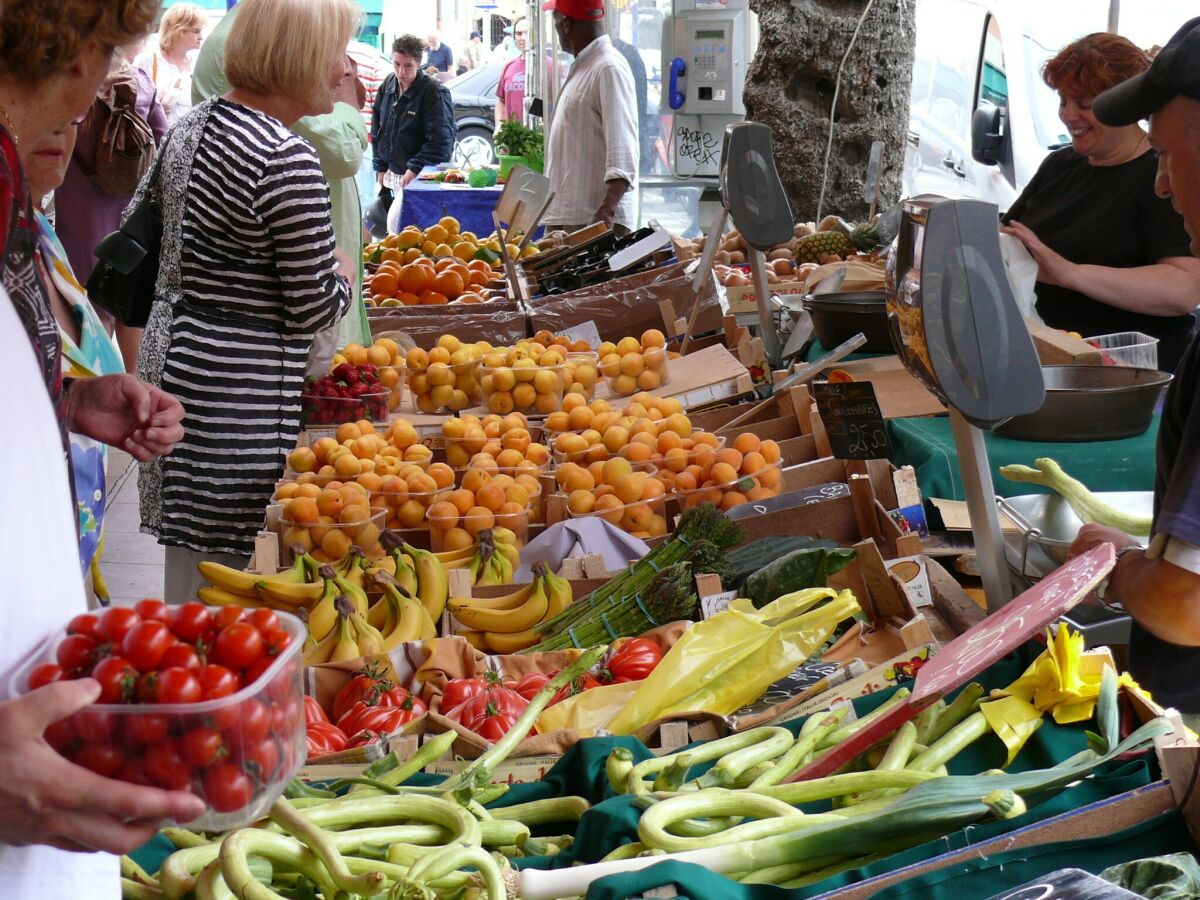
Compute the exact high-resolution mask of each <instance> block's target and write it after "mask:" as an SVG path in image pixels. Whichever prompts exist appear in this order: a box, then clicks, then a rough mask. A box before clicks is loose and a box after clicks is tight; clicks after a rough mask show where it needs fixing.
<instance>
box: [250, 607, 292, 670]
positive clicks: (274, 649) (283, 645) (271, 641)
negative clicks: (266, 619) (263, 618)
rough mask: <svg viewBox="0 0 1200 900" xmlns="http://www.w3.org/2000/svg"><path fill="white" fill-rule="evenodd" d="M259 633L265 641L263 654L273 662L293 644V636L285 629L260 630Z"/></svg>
mask: <svg viewBox="0 0 1200 900" xmlns="http://www.w3.org/2000/svg"><path fill="white" fill-rule="evenodd" d="M255 612H262V610H255ZM259 631H260V633H261V634H262V639H263V652H264V653H266V654H267V657H268V658H269V659H272V660H273V659H274V658H275V657H276V656H278V655H279V654H280V653H282V652H283V651H284V650H286V649H287V648H288V645H289V644H291V642H292V636H291V634H289V633H288V632H287V631H286V630H284V629H283V628H271V629H268V630H263V629H259Z"/></svg>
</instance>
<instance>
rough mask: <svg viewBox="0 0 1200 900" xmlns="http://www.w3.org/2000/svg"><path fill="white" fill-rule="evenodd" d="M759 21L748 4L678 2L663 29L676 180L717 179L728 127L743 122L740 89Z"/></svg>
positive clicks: (665, 110)
mask: <svg viewBox="0 0 1200 900" xmlns="http://www.w3.org/2000/svg"><path fill="white" fill-rule="evenodd" d="M757 29H758V21H757V17H756V16H755V15H754V13H752V12H751V11H750V5H749V0H674V8H673V12H672V15H671V18H669V19H666V20H665V21H664V24H663V49H662V54H663V65H662V72H663V81H664V84H663V91H662V114H663V116H664V117H668V116H669V117H670V118H669V120H665V121H669V122H670V136H669V138H670V139H669V140H668V142H667V149H668V154H669V160H670V166H671V172H672V174H673V175H675V176H676V177H678V178H694V177H709V178H716V177H717V175H718V174H719V171H720V166H721V145H722V141H723V137H724V134H725V127H726V126H727V125H732V124H735V123H737V122H741V121H742V120H743V119H744V118H745V114H746V107H745V105H744V104H743V103H742V86H743V85H744V84H745V81H746V69H747V67H748V66H749V65H750V60H751V58H752V56H753V53H754V45H755V41H756V38H757Z"/></svg>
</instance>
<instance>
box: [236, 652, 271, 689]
mask: <svg viewBox="0 0 1200 900" xmlns="http://www.w3.org/2000/svg"><path fill="white" fill-rule="evenodd" d="M274 664H275V660H274V659H273V658H272V657H270V656H263V657H260V658H259V659H258V660H257V661H256V662H252V663H251V664H250V666H249V667H248V668H247V669H246V671H244V672H243V673H242V680H243V681H245V682H246V684H254V682H256V681H258V679H260V678H262V676H263V674H264V673H266V671H267V669H269V668H271V666H272V665H274Z"/></svg>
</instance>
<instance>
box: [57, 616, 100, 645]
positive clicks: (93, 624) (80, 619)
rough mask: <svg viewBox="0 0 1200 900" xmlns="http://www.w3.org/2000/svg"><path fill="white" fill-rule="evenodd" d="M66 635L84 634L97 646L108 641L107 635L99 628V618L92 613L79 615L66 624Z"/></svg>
mask: <svg viewBox="0 0 1200 900" xmlns="http://www.w3.org/2000/svg"><path fill="white" fill-rule="evenodd" d="M67 634H86V635H87V636H88V637H90V638H91V639H92V640H94V641H95V642H96V643H97V644H102V643H104V642H105V641H107V640H108V635H107V634H105V633H104V629H103V628H101V627H100V617H99V616H97V615H94V614H92V613H80V614H79V615H77V616H76V617H75V618H73V619H72V620H71V621H70V622H68V623H67Z"/></svg>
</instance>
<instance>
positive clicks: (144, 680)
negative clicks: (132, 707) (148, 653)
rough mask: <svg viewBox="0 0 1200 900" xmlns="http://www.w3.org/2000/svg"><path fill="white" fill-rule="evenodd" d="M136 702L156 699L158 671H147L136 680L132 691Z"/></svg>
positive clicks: (155, 700) (150, 701)
mask: <svg viewBox="0 0 1200 900" xmlns="http://www.w3.org/2000/svg"><path fill="white" fill-rule="evenodd" d="M133 695H134V697H135V698H136V699H137V702H138V703H156V702H157V701H158V672H147V673H146V674H145V675H143V676H141V677H140V678H139V679H138V680H137V687H136V688H134V691H133Z"/></svg>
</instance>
